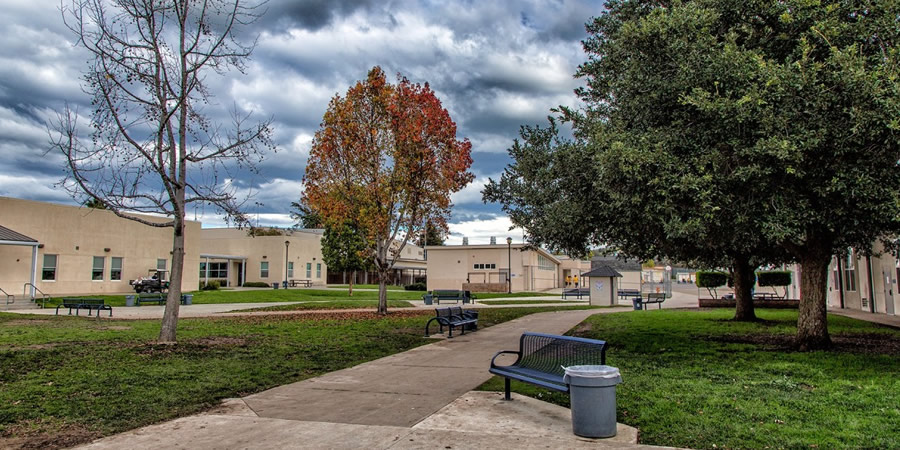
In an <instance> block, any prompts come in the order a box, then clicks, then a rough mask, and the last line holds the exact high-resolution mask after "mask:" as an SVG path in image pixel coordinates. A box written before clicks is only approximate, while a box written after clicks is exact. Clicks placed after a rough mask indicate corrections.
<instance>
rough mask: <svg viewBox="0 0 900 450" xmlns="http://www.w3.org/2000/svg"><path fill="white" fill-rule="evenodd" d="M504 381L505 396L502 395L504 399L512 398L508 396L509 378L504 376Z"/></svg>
mask: <svg viewBox="0 0 900 450" xmlns="http://www.w3.org/2000/svg"><path fill="white" fill-rule="evenodd" d="M504 381H505V382H506V385H505V388H506V389H505V392H506V397H504V400H512V397H510V396H509V378H504Z"/></svg>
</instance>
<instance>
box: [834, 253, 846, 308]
mask: <svg viewBox="0 0 900 450" xmlns="http://www.w3.org/2000/svg"><path fill="white" fill-rule="evenodd" d="M835 258H836V259H837V270H838V276H837V279H838V285H837V288H838V299H840V302H841V309H844V267H843V265H842V264H841V257H840V256H836V257H835Z"/></svg>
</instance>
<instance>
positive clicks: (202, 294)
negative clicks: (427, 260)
mask: <svg viewBox="0 0 900 450" xmlns="http://www.w3.org/2000/svg"><path fill="white" fill-rule="evenodd" d="M191 294H193V295H194V299H193V303H197V304H204V303H264V302H303V301H332V300H377V299H378V292H372V291H354V292H353V296H352V297H348V296H347V292H346V291H339V290H332V289H260V290H252V291H232V290H220V291H195V292H191ZM85 297H90V298H102V299H104V300H106V304H108V305H111V306H125V296H124V295H90V296H85ZM421 299H422V293H421V292H412V291H389V292H388V300H421ZM61 302H62V299H61V298H52V299H50V301H48V302H47V307H51V306H53V307H55V306H56V305H58V304H59V303H61Z"/></svg>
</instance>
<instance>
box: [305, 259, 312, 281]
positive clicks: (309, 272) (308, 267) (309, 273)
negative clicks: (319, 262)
mask: <svg viewBox="0 0 900 450" xmlns="http://www.w3.org/2000/svg"><path fill="white" fill-rule="evenodd" d="M306 278H307V279H309V278H312V263H306Z"/></svg>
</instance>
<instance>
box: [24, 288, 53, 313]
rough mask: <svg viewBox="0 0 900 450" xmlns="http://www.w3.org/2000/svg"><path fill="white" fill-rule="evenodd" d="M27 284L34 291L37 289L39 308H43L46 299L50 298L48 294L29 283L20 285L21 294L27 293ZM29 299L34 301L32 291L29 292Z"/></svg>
mask: <svg viewBox="0 0 900 450" xmlns="http://www.w3.org/2000/svg"><path fill="white" fill-rule="evenodd" d="M28 286H31V288H32V289H34V290H35V291H37V292H39V293H40V294H41V308H45V307H46V306H47V300H50V296H49V295H47V294H45V293H44V292H43V291H41V290H40V289H38V287H37V286H35V285H33V284H31V283H25V284H24V285H23V286H22V295H26V296H27V295H28ZM31 301H32V302H34V293H32V294H31Z"/></svg>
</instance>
